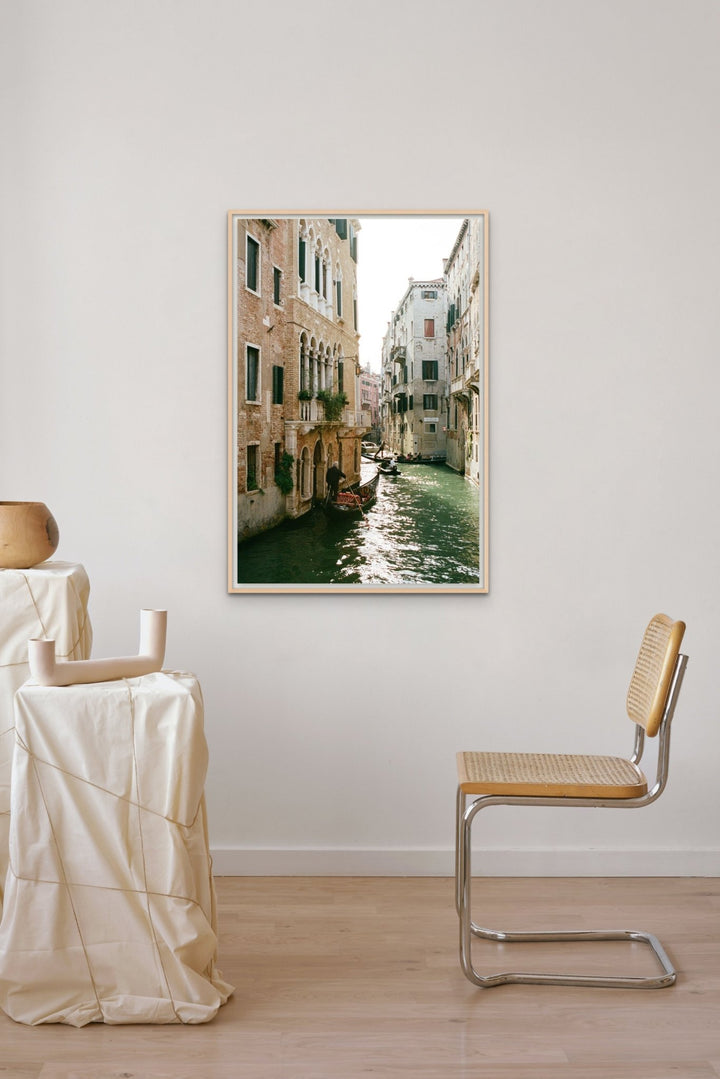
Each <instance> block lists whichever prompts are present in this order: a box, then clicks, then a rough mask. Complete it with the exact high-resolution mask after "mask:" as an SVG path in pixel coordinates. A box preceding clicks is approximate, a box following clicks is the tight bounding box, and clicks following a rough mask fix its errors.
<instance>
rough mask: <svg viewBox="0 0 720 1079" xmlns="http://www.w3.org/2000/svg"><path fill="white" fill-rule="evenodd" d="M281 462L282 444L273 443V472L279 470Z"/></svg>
mask: <svg viewBox="0 0 720 1079" xmlns="http://www.w3.org/2000/svg"><path fill="white" fill-rule="evenodd" d="M281 461H282V442H276V443H275V471H276V472H277V470H278V469H279V468H280V462H281Z"/></svg>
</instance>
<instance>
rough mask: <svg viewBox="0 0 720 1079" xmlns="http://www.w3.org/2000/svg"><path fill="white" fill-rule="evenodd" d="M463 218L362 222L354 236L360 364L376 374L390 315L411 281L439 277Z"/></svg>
mask: <svg viewBox="0 0 720 1079" xmlns="http://www.w3.org/2000/svg"><path fill="white" fill-rule="evenodd" d="M463 220H464V219H463V218H462V217H449V216H445V215H443V216H441V217H420V216H419V215H418V216H415V215H407V214H406V215H404V216H402V217H389V216H386V215H383V216H380V217H361V218H360V223H361V225H362V228H361V230H360V233H359V234H358V264H357V289H358V322H359V330H360V363H361V364H363V366H364V365H365V364H366V363H369V364H370V366H371V368H372V369H373V371H379V370H380V362H381V353H382V341H383V337H384V336H385V333H386V331H387V324H388V322H389V321H390V314H391V312H392V311H393V310H395V309H396V308H397V306H398V304H399V303H400V300H401V299H402V298H403V296H404V295H405V290H406V289H407V287H408V278H409V277H414V278H415V280H416V281H422V280H428V279H430V280H431V279H433V278H437V277H442V272H443V259H444V258H447V257H448V255H449V254H450V252H451V251H452V249H453V245H454V243H455V240H456V239H457V235H458V232H459V231H460V226H461V225H462V223H463Z"/></svg>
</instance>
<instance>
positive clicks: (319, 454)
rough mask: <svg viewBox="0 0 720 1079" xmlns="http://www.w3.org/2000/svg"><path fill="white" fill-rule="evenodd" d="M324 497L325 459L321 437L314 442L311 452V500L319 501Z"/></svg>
mask: <svg viewBox="0 0 720 1079" xmlns="http://www.w3.org/2000/svg"><path fill="white" fill-rule="evenodd" d="M324 497H325V460H324V454H323V444H322V439H321V438H319V439H318V440H317V442H316V443H315V452H314V454H313V500H314V501H315V502H319V501H320V500H321V499H323V498H324Z"/></svg>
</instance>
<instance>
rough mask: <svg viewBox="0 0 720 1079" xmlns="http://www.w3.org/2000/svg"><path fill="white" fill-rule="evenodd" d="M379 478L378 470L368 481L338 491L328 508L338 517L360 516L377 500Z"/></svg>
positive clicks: (329, 502)
mask: <svg viewBox="0 0 720 1079" xmlns="http://www.w3.org/2000/svg"><path fill="white" fill-rule="evenodd" d="M379 479H380V473H379V472H376V473H375V475H374V476H373V478H372V479H371V480H368V481H367V483H361V484H360V485H359V486H355V487H349V488H348V489H347V490H345V491H338V493H337V495H336V496H335V498H331V499H330V500H329V501H328V503H327V508H328V509H329V510H330V511H331V513H333V514H336V515H337V516H338V517H359V516H360V515H361V514H363V513H365V511H366V510H368V509H370V507H371V506H372V504H373V503H374V502H375V500H376V498H377V489H378V481H379Z"/></svg>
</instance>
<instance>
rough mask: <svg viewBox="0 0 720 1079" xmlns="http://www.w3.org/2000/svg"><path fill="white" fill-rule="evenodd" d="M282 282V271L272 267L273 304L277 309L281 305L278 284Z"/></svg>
mask: <svg viewBox="0 0 720 1079" xmlns="http://www.w3.org/2000/svg"><path fill="white" fill-rule="evenodd" d="M281 281H282V270H279V269H278V267H277V266H273V303H275V304H277V306H278V307H279V306H280V304H281V303H282V299H281V296H280V283H281Z"/></svg>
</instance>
